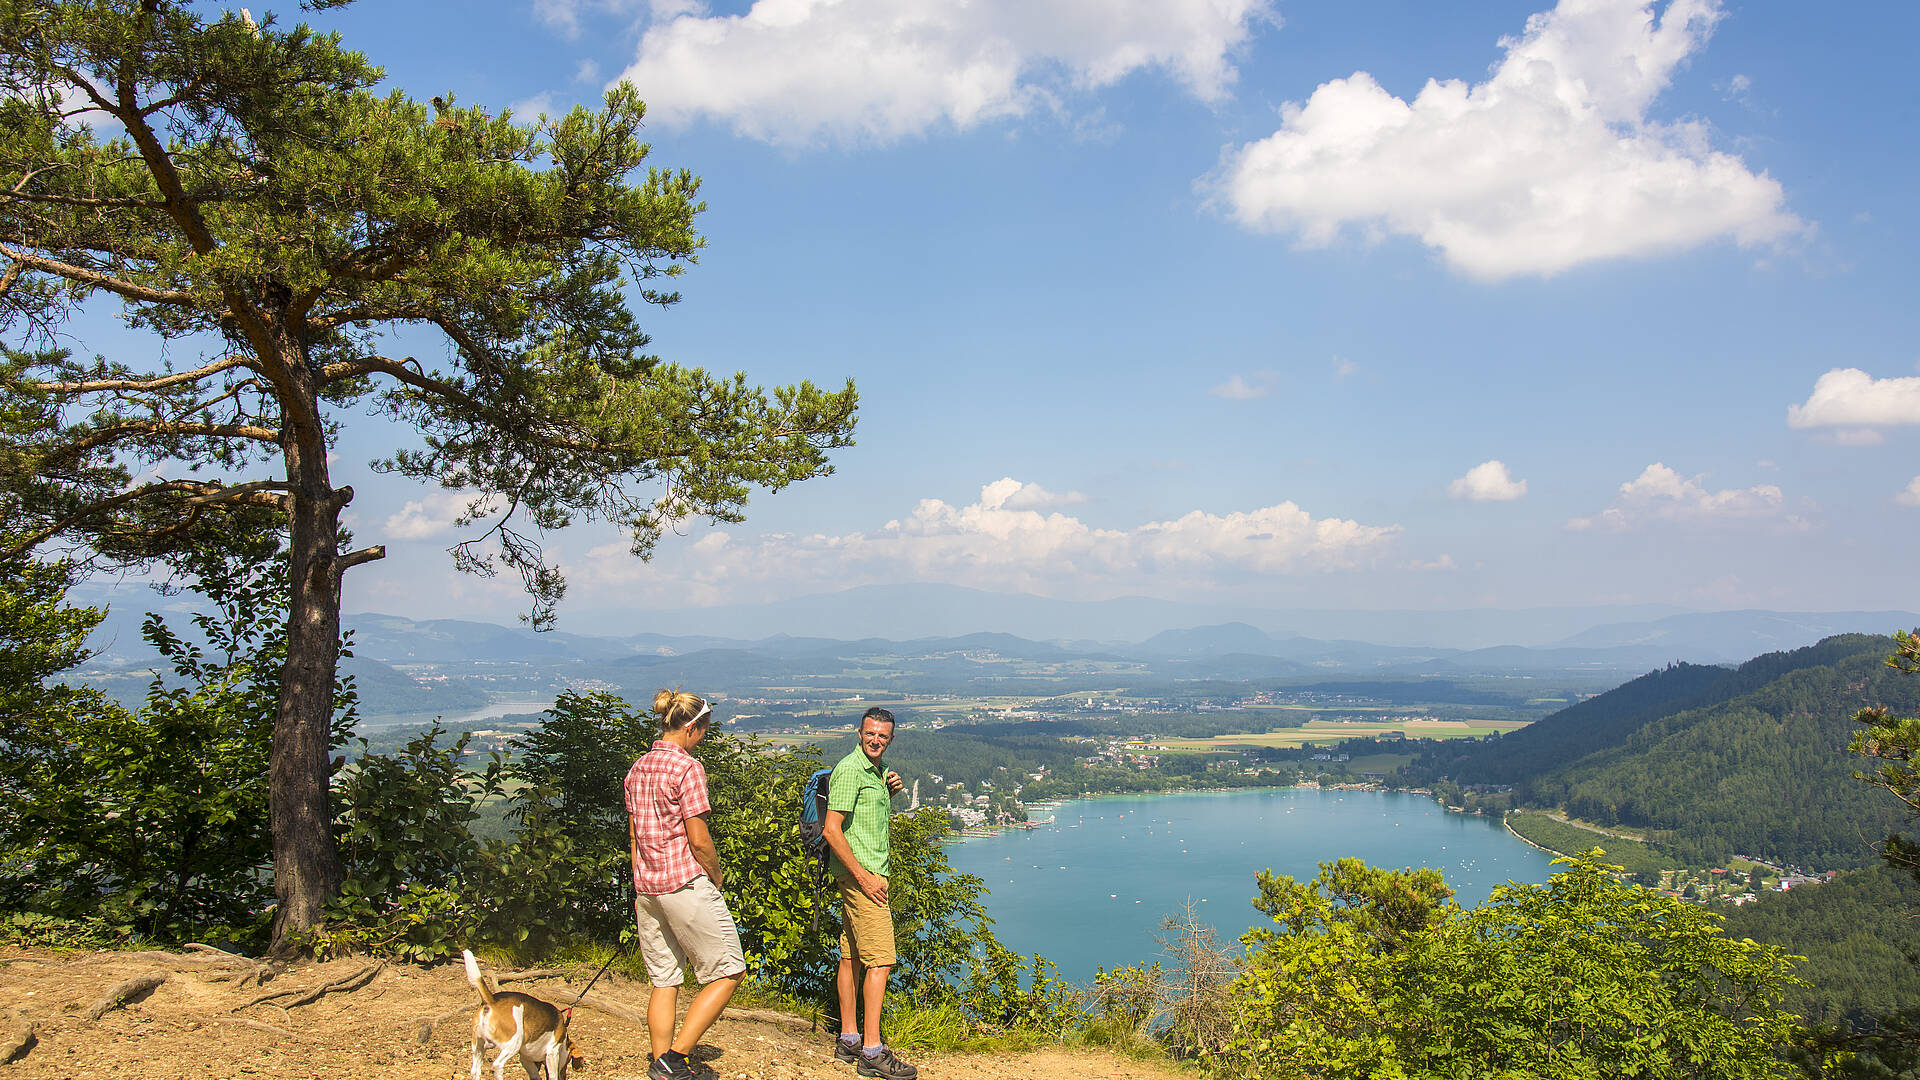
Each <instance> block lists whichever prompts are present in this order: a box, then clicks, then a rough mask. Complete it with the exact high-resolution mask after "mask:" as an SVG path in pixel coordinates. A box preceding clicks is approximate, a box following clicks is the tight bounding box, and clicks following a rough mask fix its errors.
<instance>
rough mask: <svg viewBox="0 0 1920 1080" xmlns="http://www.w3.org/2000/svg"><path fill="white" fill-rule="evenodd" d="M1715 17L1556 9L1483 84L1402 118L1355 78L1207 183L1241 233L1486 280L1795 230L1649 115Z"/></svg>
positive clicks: (1431, 100) (1439, 84)
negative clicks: (1384, 251)
mask: <svg viewBox="0 0 1920 1080" xmlns="http://www.w3.org/2000/svg"><path fill="white" fill-rule="evenodd" d="M1720 17H1721V9H1720V6H1719V3H1718V0H1671V2H1670V3H1668V4H1667V5H1666V9H1665V11H1664V12H1662V13H1661V14H1660V15H1659V16H1657V17H1656V15H1655V14H1654V11H1653V8H1652V6H1651V5H1650V4H1649V3H1647V2H1645V0H1561V2H1560V3H1559V5H1558V6H1557V7H1555V8H1554V9H1553V10H1552V11H1549V12H1543V13H1540V14H1537V15H1534V16H1532V17H1531V18H1529V19H1528V20H1527V25H1526V29H1525V31H1524V32H1523V33H1522V34H1521V35H1520V36H1519V37H1517V38H1505V39H1503V40H1502V41H1501V42H1500V44H1501V47H1502V48H1504V49H1505V50H1506V55H1505V57H1504V59H1502V60H1501V61H1500V63H1499V64H1498V65H1497V66H1496V67H1495V69H1494V71H1493V73H1492V75H1491V76H1490V77H1489V78H1488V79H1487V80H1486V81H1485V82H1480V83H1474V84H1469V83H1467V82H1465V81H1463V80H1460V79H1448V80H1445V81H1441V80H1437V79H1436V80H1429V81H1428V82H1427V84H1426V86H1425V87H1424V88H1423V89H1422V90H1421V91H1420V92H1419V94H1418V95H1416V96H1415V97H1414V98H1413V100H1412V101H1406V100H1403V99H1401V98H1397V97H1395V96H1393V95H1392V94H1389V93H1388V92H1387V91H1386V90H1385V89H1383V88H1382V87H1381V86H1380V84H1379V83H1378V82H1376V81H1375V80H1374V78H1373V76H1371V75H1369V74H1367V73H1366V72H1364V71H1356V72H1354V73H1353V75H1351V76H1350V77H1348V78H1345V79H1335V80H1333V81H1331V82H1328V83H1324V84H1322V85H1321V86H1320V87H1319V88H1318V89H1316V90H1315V91H1314V92H1313V94H1312V96H1310V97H1309V98H1308V99H1307V101H1306V102H1305V103H1304V104H1301V103H1297V102H1295V103H1289V104H1287V105H1286V106H1284V107H1283V108H1282V110H1281V126H1280V130H1278V131H1276V132H1275V133H1274V134H1273V135H1271V136H1269V137H1267V138H1265V139H1262V140H1260V141H1258V142H1254V143H1250V144H1248V145H1246V146H1243V147H1240V148H1238V149H1236V150H1232V151H1230V152H1229V153H1228V154H1227V155H1226V158H1225V160H1224V161H1223V163H1222V167H1221V169H1220V170H1219V172H1218V173H1217V174H1216V175H1215V176H1214V177H1212V178H1211V179H1210V181H1209V186H1210V187H1212V189H1213V191H1214V197H1215V200H1216V202H1217V203H1218V204H1219V205H1221V206H1222V207H1223V208H1224V209H1225V210H1226V212H1227V213H1228V214H1230V215H1231V217H1232V218H1233V219H1234V220H1236V221H1238V222H1239V223H1240V224H1241V225H1243V226H1245V227H1247V228H1249V229H1256V230H1263V231H1273V232H1284V233H1292V234H1295V235H1297V236H1298V238H1299V240H1300V242H1301V243H1303V244H1305V245H1307V246H1311V247H1319V246H1325V245H1328V244H1330V243H1332V242H1333V241H1334V240H1335V239H1337V238H1338V237H1339V236H1341V235H1342V234H1343V233H1346V232H1348V231H1350V230H1358V231H1359V232H1361V233H1362V234H1363V235H1366V236H1369V237H1380V236H1385V235H1393V236H1408V237H1413V238H1415V239H1417V240H1419V242H1421V243H1423V244H1425V245H1427V246H1428V247H1430V248H1433V249H1435V250H1436V251H1438V252H1439V253H1440V254H1441V256H1442V258H1443V259H1445V261H1446V262H1447V264H1448V265H1450V266H1452V267H1453V268H1455V269H1457V270H1459V271H1461V272H1463V273H1466V274H1469V275H1471V276H1474V277H1478V278H1483V279H1500V278H1506V277H1511V276H1514V275H1520V274H1538V275H1543V276H1545V275H1552V274H1555V273H1559V272H1560V271H1563V270H1566V269H1568V268H1570V267H1573V266H1577V265H1579V264H1581V263H1585V262H1590V261H1593V260H1598V259H1611V258H1622V257H1631V256H1645V255H1652V254H1657V253H1661V252H1667V251H1677V250H1682V249H1687V248H1692V247H1696V246H1698V245H1700V244H1704V243H1707V242H1709V241H1712V240H1716V239H1721V238H1732V239H1733V240H1734V241H1736V242H1738V243H1739V244H1741V245H1743V246H1746V245H1754V244H1762V243H1772V242H1779V241H1782V240H1784V239H1786V238H1788V237H1791V236H1793V235H1795V234H1798V233H1801V232H1803V231H1804V229H1805V228H1806V227H1805V225H1804V224H1803V223H1802V222H1801V221H1800V220H1799V219H1798V218H1796V217H1794V216H1793V215H1792V214H1791V213H1789V212H1788V211H1787V210H1786V208H1785V201H1786V199H1785V195H1784V194H1783V192H1782V191H1781V188H1780V185H1779V183H1778V182H1776V181H1774V180H1773V179H1771V178H1770V177H1768V176H1767V175H1766V174H1765V173H1758V174H1756V173H1754V172H1753V171H1751V170H1750V169H1748V168H1747V167H1746V165H1745V164H1744V163H1743V162H1742V161H1741V160H1740V159H1739V158H1738V157H1735V156H1733V155H1731V154H1728V153H1724V152H1721V151H1716V150H1714V149H1712V148H1711V146H1710V145H1709V132H1708V130H1707V128H1706V127H1705V126H1704V125H1703V124H1701V123H1698V122H1691V121H1686V122H1676V123H1663V122H1660V121H1656V120H1652V119H1649V117H1648V111H1649V109H1650V107H1651V106H1652V105H1653V103H1654V101H1655V100H1656V99H1657V98H1658V97H1659V95H1660V94H1661V92H1662V91H1664V90H1665V89H1666V88H1667V86H1668V84H1669V82H1670V80H1671V78H1672V76H1673V72H1674V70H1675V69H1676V68H1677V67H1679V65H1680V64H1681V63H1683V62H1684V61H1685V60H1686V59H1687V57H1688V56H1689V55H1691V54H1692V53H1694V52H1695V51H1697V50H1698V49H1699V48H1700V47H1701V46H1702V45H1703V44H1704V43H1705V42H1706V40H1707V37H1708V35H1709V34H1710V33H1711V31H1712V29H1713V27H1714V24H1715V23H1716V22H1717V21H1719V19H1720Z"/></svg>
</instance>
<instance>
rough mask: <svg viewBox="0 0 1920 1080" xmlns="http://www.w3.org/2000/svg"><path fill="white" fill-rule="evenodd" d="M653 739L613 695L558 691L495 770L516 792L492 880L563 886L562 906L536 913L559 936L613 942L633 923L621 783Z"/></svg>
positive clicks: (641, 715)
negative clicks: (514, 825)
mask: <svg viewBox="0 0 1920 1080" xmlns="http://www.w3.org/2000/svg"><path fill="white" fill-rule="evenodd" d="M659 734H660V726H659V724H658V722H657V721H656V720H655V719H654V718H653V717H652V716H651V715H649V714H647V713H645V712H644V711H639V710H634V709H632V708H630V707H629V706H628V705H627V703H626V702H625V701H622V700H621V699H620V698H618V697H616V696H614V695H612V694H607V693H599V692H596V693H592V694H576V693H574V692H572V691H567V692H565V693H563V694H561V695H560V697H559V699H558V700H557V701H555V702H554V704H553V708H551V709H549V710H548V711H547V712H546V713H545V714H544V715H543V716H542V718H541V721H540V725H539V726H538V727H536V728H534V729H533V730H531V731H529V732H528V733H527V734H526V735H524V736H522V737H521V738H519V739H516V740H515V741H514V744H513V755H512V757H511V759H510V760H508V761H507V762H506V764H505V765H504V766H503V768H502V770H501V774H502V776H503V777H504V778H505V779H506V780H508V781H510V782H511V783H513V784H514V785H516V786H517V788H518V794H517V795H516V796H515V797H514V801H513V808H512V809H511V810H510V811H509V812H508V815H509V817H510V818H512V819H514V820H515V821H517V822H518V825H519V830H518V833H517V835H516V836H515V838H514V840H513V842H512V843H511V844H510V845H509V846H508V848H506V849H499V848H493V849H490V850H493V851H495V852H496V859H497V861H498V862H499V866H498V867H497V874H498V876H501V877H504V878H508V879H512V878H519V879H521V880H526V881H546V880H547V879H548V878H549V877H553V878H560V877H564V878H567V879H570V880H571V882H572V888H571V890H570V891H571V893H572V896H571V898H570V900H569V902H568V903H567V905H566V910H565V911H561V912H550V913H547V914H546V915H545V916H544V918H545V920H546V921H547V922H549V923H551V924H552V930H553V931H554V932H555V934H556V935H557V936H559V937H567V936H573V937H580V938H587V939H592V940H599V941H613V940H618V939H619V936H620V933H621V932H622V931H623V930H624V929H626V928H627V927H628V926H629V925H630V924H631V923H632V921H633V906H632V901H631V899H630V897H631V895H632V893H633V886H632V880H631V875H630V872H629V870H628V866H629V857H628V852H627V809H626V799H625V795H624V785H625V781H626V776H627V770H628V769H629V768H630V767H632V765H633V762H634V760H635V759H637V758H638V757H639V756H640V755H642V754H644V753H646V752H647V750H648V749H649V748H650V747H652V745H653V741H654V739H656V738H658V737H659ZM518 891H519V890H517V889H516V892H518ZM526 899H527V900H528V901H532V900H533V898H532V897H527V898H526ZM522 914H525V915H529V916H534V915H536V913H535V912H533V911H530V910H529V911H526V912H523V913H522Z"/></svg>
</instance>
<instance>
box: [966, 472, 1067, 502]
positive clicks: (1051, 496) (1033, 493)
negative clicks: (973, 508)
mask: <svg viewBox="0 0 1920 1080" xmlns="http://www.w3.org/2000/svg"><path fill="white" fill-rule="evenodd" d="M1086 501H1087V497H1086V496H1085V495H1083V494H1081V493H1080V492H1078V491H1069V492H1066V493H1065V494H1055V493H1054V492H1051V491H1048V490H1047V489H1046V488H1043V487H1041V486H1040V485H1039V484H1023V483H1021V482H1020V481H1018V480H1015V479H1014V478H1013V477H1011V476H1003V477H1001V478H1000V479H998V480H995V481H994V482H993V483H991V484H988V485H987V486H985V487H983V488H981V489H980V505H982V506H984V507H987V508H988V509H990V510H1002V509H1005V510H1045V509H1048V508H1050V507H1055V506H1079V505H1080V504H1082V503H1084V502H1086Z"/></svg>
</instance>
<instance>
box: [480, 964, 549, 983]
mask: <svg viewBox="0 0 1920 1080" xmlns="http://www.w3.org/2000/svg"><path fill="white" fill-rule="evenodd" d="M565 975H566V972H564V971H561V970H560V969H559V968H533V969H532V970H530V971H505V972H501V973H500V974H498V975H495V976H494V977H493V981H494V982H497V983H510V982H526V981H527V980H528V979H558V978H561V977H563V976H565Z"/></svg>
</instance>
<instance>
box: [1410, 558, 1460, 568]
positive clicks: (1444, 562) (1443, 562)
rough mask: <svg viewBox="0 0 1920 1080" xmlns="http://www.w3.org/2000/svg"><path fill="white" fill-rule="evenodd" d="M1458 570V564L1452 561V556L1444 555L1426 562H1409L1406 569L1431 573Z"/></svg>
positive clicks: (1416, 560)
mask: <svg viewBox="0 0 1920 1080" xmlns="http://www.w3.org/2000/svg"><path fill="white" fill-rule="evenodd" d="M1459 568H1460V567H1459V564H1458V563H1456V562H1454V561H1453V556H1451V555H1445V554H1443V555H1441V556H1440V557H1439V558H1437V559H1432V560H1429V561H1426V562H1422V561H1420V560H1418V559H1415V560H1414V561H1413V562H1410V563H1408V564H1407V569H1409V570H1420V571H1425V572H1433V571H1439V570H1458V569H1459Z"/></svg>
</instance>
